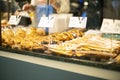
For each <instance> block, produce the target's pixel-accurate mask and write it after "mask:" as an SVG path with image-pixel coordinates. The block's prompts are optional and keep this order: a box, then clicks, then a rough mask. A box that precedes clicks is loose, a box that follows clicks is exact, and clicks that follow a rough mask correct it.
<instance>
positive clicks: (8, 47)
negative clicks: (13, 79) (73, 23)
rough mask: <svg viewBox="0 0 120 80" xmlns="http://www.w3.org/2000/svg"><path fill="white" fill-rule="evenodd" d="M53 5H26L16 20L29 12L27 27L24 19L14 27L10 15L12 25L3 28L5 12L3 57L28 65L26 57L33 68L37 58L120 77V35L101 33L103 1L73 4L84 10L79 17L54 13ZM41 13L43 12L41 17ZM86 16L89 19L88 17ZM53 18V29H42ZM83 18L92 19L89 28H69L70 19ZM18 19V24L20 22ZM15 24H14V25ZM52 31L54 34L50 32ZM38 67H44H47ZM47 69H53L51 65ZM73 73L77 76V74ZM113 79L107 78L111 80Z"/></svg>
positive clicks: (0, 33)
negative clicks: (110, 72) (41, 24)
mask: <svg viewBox="0 0 120 80" xmlns="http://www.w3.org/2000/svg"><path fill="white" fill-rule="evenodd" d="M48 1H49V2H48ZM50 1H52V0H47V2H46V3H45V4H44V6H43V5H37V6H36V5H32V4H30V3H27V6H26V4H25V5H24V6H25V7H24V10H17V12H15V13H14V16H15V17H19V16H20V17H21V16H22V17H26V16H25V14H23V13H24V11H25V12H27V15H28V16H27V18H29V20H31V22H32V23H31V24H29V25H27V26H26V25H24V24H22V23H26V19H21V20H20V21H22V23H21V24H17V25H11V23H10V17H11V15H8V16H9V20H8V22H7V23H6V24H3V22H2V21H3V17H2V16H3V15H2V14H3V11H2V9H1V11H0V37H1V38H0V51H1V53H2V54H1V55H0V56H1V57H7V58H10V59H11V58H12V59H13V60H14V59H17V60H20V61H21V60H22V61H25V62H26V60H27V58H26V56H29V58H28V62H30V63H32V64H36V62H35V63H34V61H33V62H31V61H30V58H35V60H38V59H40V60H41V59H45V60H48V62H49V60H50V61H51V60H52V61H53V62H54V61H55V62H56V61H57V62H58V63H59V62H62V63H63V65H64V64H66V63H68V65H74V67H75V68H77V67H78V66H84V67H85V66H87V67H90V68H91V67H94V68H95V70H96V68H97V69H98V71H100V70H99V69H103V70H101V71H103V72H105V71H108V73H109V71H113V73H114V72H115V73H116V74H115V75H116V77H118V73H119V71H120V41H119V40H120V39H119V34H118V35H117V36H114V35H113V34H111V35H110V37H109V36H108V34H106V33H103V32H101V31H100V30H99V28H100V27H101V25H102V19H103V14H104V11H102V10H103V9H105V6H103V5H102V3H103V0H78V1H77V0H75V2H74V1H72V0H70V5H71V6H69V7H72V6H74V8H75V5H76V2H77V4H79V7H81V9H80V8H79V9H80V12H81V13H78V14H76V12H75V13H74V10H73V11H69V12H67V13H61V14H59V13H57V12H56V11H55V10H54V7H53V4H52V2H50ZM43 3H44V2H43ZM43 3H42V4H43ZM54 3H56V4H57V7H58V9H59V7H60V4H58V2H54ZM61 3H62V2H61ZM71 3H72V4H71ZM46 5H47V6H46ZM54 6H56V5H54ZM101 7H102V9H101ZM72 8H73V7H72ZM95 8H96V9H95ZM28 9H29V10H28ZM37 10H38V11H39V10H42V11H40V12H39V13H37ZM10 11H11V10H10ZM41 12H43V13H41ZM86 13H87V15H85V14H86ZM93 13H94V14H96V16H94V14H93ZM9 14H11V13H9ZM36 16H37V17H36ZM38 16H39V17H38ZM51 16H54V17H53V18H54V19H55V23H54V27H53V28H51V27H46V25H47V23H45V25H43V26H42V27H41V26H38V25H39V23H40V20H41V19H43V21H44V22H47V21H45V17H46V18H47V19H46V20H49V21H50V19H51ZM80 16H81V17H88V20H87V21H88V22H87V23H86V24H87V26H86V28H81V27H80V28H79V27H69V25H68V24H69V20H70V18H71V17H77V19H79V17H80ZM104 16H105V15H104ZM38 18H39V20H38ZM14 19H16V20H17V18H14ZM49 21H48V22H49ZM13 22H14V20H13V21H12V23H13ZM44 22H43V23H44ZM91 29H92V30H91ZM96 29H97V30H96ZM50 30H51V31H52V32H50ZM114 37H116V38H114ZM11 53H12V54H11ZM9 54H10V55H9ZM8 55H9V56H8ZM11 55H13V56H14V57H12V56H11ZM15 56H16V58H15ZM19 56H23V57H24V58H21V57H20V58H19ZM25 58H26V59H25ZM1 59H2V58H1ZM2 60H3V59H2ZM45 63H46V62H45ZM58 63H56V64H58ZM37 64H39V65H43V64H44V63H43V64H40V63H37ZM45 66H48V67H49V65H45ZM56 66H57V68H58V67H59V66H58V65H56ZM65 66H67V65H65ZM50 67H51V66H50ZM52 67H53V66H52ZM54 67H55V66H54ZM55 68H56V67H55ZM60 69H61V68H60ZM63 70H64V69H63ZM72 70H73V69H72ZM93 70H94V69H93ZM68 71H69V70H68ZM79 71H80V73H79V72H77V73H78V74H81V72H82V71H81V70H79ZM72 72H73V73H74V71H72ZM75 73H76V72H75ZM108 73H106V74H108ZM82 74H85V73H82ZM89 75H90V74H89ZM92 76H93V75H92ZM97 76H98V75H97ZM99 77H100V76H99ZM114 77H115V76H114ZM102 78H103V75H102ZM110 78H111V77H110ZM110 78H108V77H107V79H110ZM90 79H92V78H90ZM116 79H117V78H116ZM95 80H96V79H95Z"/></svg>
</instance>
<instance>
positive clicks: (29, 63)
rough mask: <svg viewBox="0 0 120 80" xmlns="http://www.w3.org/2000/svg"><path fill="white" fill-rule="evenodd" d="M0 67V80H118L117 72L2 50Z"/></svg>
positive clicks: (119, 79) (119, 74) (118, 73)
mask: <svg viewBox="0 0 120 80" xmlns="http://www.w3.org/2000/svg"><path fill="white" fill-rule="evenodd" d="M0 65H1V66H0V75H1V77H0V80H58V79H59V80H88V79H89V80H104V79H108V80H120V77H119V76H120V72H119V71H117V70H109V69H104V68H99V67H98V68H97V67H94V66H87V65H83V64H76V63H70V62H66V61H65V62H64V61H62V60H61V61H60V60H53V59H50V58H43V57H40V56H39V57H36V56H31V55H26V54H24V53H22V54H18V53H16V52H8V51H7V52H6V51H2V50H1V51H0Z"/></svg>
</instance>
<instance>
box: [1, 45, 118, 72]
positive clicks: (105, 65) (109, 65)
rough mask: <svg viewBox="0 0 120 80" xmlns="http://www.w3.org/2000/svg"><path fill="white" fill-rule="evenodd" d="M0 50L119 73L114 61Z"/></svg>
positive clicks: (6, 49) (3, 48) (42, 52)
mask: <svg viewBox="0 0 120 80" xmlns="http://www.w3.org/2000/svg"><path fill="white" fill-rule="evenodd" d="M0 50H1V51H7V52H12V53H17V54H22V55H29V56H34V57H40V58H45V59H52V60H56V61H62V62H68V63H73V64H80V65H86V66H92V67H97V68H103V69H108V70H115V71H120V65H119V64H116V63H114V61H113V62H112V61H108V62H96V61H92V60H87V59H83V58H76V57H67V56H59V55H53V54H47V53H44V51H40V52H32V51H26V50H17V49H11V48H5V47H0Z"/></svg>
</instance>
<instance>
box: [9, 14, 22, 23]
mask: <svg viewBox="0 0 120 80" xmlns="http://www.w3.org/2000/svg"><path fill="white" fill-rule="evenodd" d="M20 19H21V17H20V16H16V15H12V16H10V19H9V22H8V24H10V25H18V24H19V22H20Z"/></svg>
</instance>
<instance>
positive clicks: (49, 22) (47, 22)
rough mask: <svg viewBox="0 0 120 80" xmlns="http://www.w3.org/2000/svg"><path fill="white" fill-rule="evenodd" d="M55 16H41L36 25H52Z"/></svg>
mask: <svg viewBox="0 0 120 80" xmlns="http://www.w3.org/2000/svg"><path fill="white" fill-rule="evenodd" d="M54 22H55V18H54V17H53V16H51V17H41V19H40V22H39V24H38V27H53V25H54Z"/></svg>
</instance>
